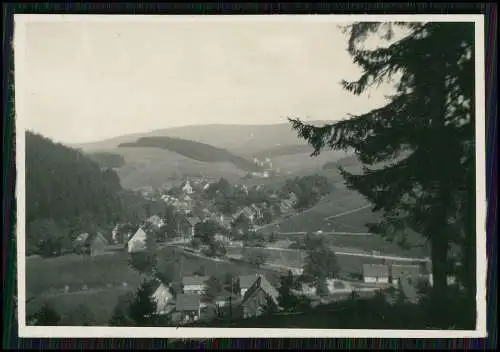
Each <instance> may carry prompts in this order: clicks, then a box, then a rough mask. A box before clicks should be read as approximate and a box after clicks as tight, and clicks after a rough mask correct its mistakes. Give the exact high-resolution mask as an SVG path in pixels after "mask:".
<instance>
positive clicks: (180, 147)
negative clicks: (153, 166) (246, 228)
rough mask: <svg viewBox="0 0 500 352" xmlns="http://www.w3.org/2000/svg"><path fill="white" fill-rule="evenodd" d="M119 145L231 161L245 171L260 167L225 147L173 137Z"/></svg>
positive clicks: (206, 160)
mask: <svg viewBox="0 0 500 352" xmlns="http://www.w3.org/2000/svg"><path fill="white" fill-rule="evenodd" d="M118 147H122V148H123V147H127V148H130V147H149V148H161V149H167V150H170V151H173V152H175V153H178V154H181V155H183V156H185V157H188V158H191V159H194V160H198V161H204V162H212V163H214V162H229V163H232V164H234V165H235V166H237V167H238V168H240V169H242V170H245V171H255V170H257V169H258V168H257V167H256V166H255V165H254V164H253V163H252V162H250V161H249V160H246V159H244V158H242V157H239V156H236V155H233V154H231V153H230V152H228V151H227V150H225V149H220V148H216V147H213V146H211V145H209V144H205V143H200V142H195V141H191V140H187V139H181V138H173V137H143V138H139V139H138V140H137V141H135V142H132V143H122V144H120V145H119V146H118Z"/></svg>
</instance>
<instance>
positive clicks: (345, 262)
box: [229, 248, 383, 275]
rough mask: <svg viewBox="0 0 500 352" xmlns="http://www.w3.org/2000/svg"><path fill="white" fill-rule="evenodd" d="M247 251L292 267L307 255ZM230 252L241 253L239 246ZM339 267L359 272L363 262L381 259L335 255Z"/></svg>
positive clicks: (378, 262) (367, 262) (301, 263)
mask: <svg viewBox="0 0 500 352" xmlns="http://www.w3.org/2000/svg"><path fill="white" fill-rule="evenodd" d="M246 250H248V251H263V252H265V253H266V255H267V260H268V262H269V263H272V264H277V265H284V266H290V267H293V268H301V267H302V266H303V264H304V260H305V258H306V257H307V253H305V252H303V251H285V250H284V251H278V250H269V249H261V248H259V249H246ZM229 253H230V254H238V253H241V249H239V248H230V249H229ZM337 260H338V262H339V265H340V268H341V274H343V275H350V274H361V273H362V270H363V264H382V263H383V260H381V259H376V258H369V257H355V256H344V255H339V256H337Z"/></svg>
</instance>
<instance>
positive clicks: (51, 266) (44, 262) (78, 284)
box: [26, 251, 141, 298]
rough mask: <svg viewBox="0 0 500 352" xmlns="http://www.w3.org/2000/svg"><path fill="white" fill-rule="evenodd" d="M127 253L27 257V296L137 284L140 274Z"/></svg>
mask: <svg viewBox="0 0 500 352" xmlns="http://www.w3.org/2000/svg"><path fill="white" fill-rule="evenodd" d="M128 260H129V258H128V254H127V253H126V252H125V251H123V252H116V253H113V254H107V255H100V256H95V257H90V256H81V255H76V254H71V255H65V256H61V257H56V258H33V259H28V260H26V293H27V297H28V298H29V297H30V296H38V295H42V294H53V293H57V292H60V291H61V290H64V287H65V286H66V285H67V286H68V287H69V291H70V292H74V291H81V290H82V287H83V286H84V285H86V286H87V288H88V289H96V288H103V287H106V286H107V285H108V284H111V285H113V286H119V285H122V284H123V283H124V282H126V283H127V285H128V286H136V285H137V284H139V283H140V281H141V276H140V275H139V273H138V272H137V271H135V270H133V269H132V268H131V267H130V266H129V264H128Z"/></svg>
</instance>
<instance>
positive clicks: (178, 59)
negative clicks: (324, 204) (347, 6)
mask: <svg viewBox="0 0 500 352" xmlns="http://www.w3.org/2000/svg"><path fill="white" fill-rule="evenodd" d="M24 25H25V27H24V28H25V32H24V33H25V36H24V40H23V41H22V43H23V44H22V47H21V46H15V55H16V52H20V51H21V50H22V52H23V54H24V56H23V77H25V78H24V79H25V82H27V83H26V84H24V85H23V86H22V90H23V91H22V95H21V96H22V98H21V99H18V104H22V106H23V117H22V118H23V121H25V126H26V128H28V129H30V130H33V131H35V132H37V133H41V134H43V135H45V136H47V137H50V138H52V139H54V140H55V141H58V142H63V143H85V142H91V141H98V140H102V139H106V138H111V137H115V136H119V135H124V134H128V133H137V132H146V131H152V130H156V129H163V128H169V127H176V126H185V125H198V124H214V123H219V124H274V123H282V122H286V117H289V116H294V117H300V118H302V119H305V120H338V119H343V118H345V117H346V115H347V114H359V113H363V112H366V111H369V110H371V109H373V108H375V107H378V106H380V105H381V104H382V103H383V102H384V94H387V93H388V91H384V90H374V91H373V92H371V93H370V94H369V95H363V96H354V95H353V94H352V93H349V92H347V91H345V90H344V89H343V88H342V87H341V85H340V81H341V80H342V79H347V80H355V79H356V78H358V77H359V75H360V73H361V71H360V70H359V68H358V67H357V66H356V65H355V64H353V62H352V58H351V57H350V56H349V54H348V53H347V51H346V48H347V36H346V34H344V33H342V32H341V30H340V28H339V27H338V26H339V24H338V23H336V22H327V21H312V20H308V21H304V20H302V21H273V20H268V21H257V20H254V21H217V20H214V21H162V22H159V21H155V22H148V21H142V22H137V21H129V22H124V21H121V22H115V21H107V22H106V21H100V22H83V21H76V20H75V21H68V20H66V21H54V22H48V21H40V22H30V23H26V24H24ZM15 35H16V34H15ZM16 94H17V88H16ZM19 100H20V101H19Z"/></svg>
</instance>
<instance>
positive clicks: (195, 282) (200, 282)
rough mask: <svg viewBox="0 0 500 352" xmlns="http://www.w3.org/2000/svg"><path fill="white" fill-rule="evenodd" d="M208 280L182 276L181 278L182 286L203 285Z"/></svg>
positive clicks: (200, 277) (205, 277)
mask: <svg viewBox="0 0 500 352" xmlns="http://www.w3.org/2000/svg"><path fill="white" fill-rule="evenodd" d="M208 279H209V277H208V276H184V277H183V278H182V284H183V285H184V286H190V285H204V284H205V282H206V281H207V280H208Z"/></svg>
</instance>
